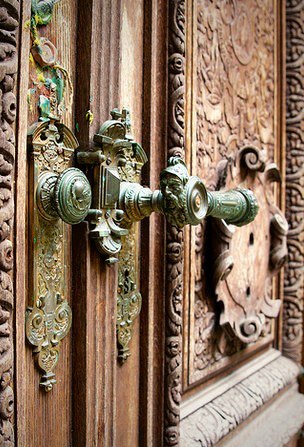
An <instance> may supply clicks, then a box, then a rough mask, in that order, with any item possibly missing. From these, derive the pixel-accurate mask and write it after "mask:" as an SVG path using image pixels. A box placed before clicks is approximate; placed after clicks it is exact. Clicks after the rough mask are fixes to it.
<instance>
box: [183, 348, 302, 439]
mask: <svg viewBox="0 0 304 447" xmlns="http://www.w3.org/2000/svg"><path fill="white" fill-rule="evenodd" d="M298 373H299V369H298V367H297V365H295V364H294V363H293V362H292V361H291V360H289V359H286V358H285V357H283V356H280V357H279V358H277V359H275V360H273V361H271V362H270V363H268V365H266V366H264V367H263V368H261V369H259V370H258V371H256V372H255V373H253V374H251V375H249V376H248V377H247V378H245V379H244V380H240V382H239V383H238V384H237V385H235V386H232V387H231V388H230V389H228V390H227V391H226V392H225V393H223V394H221V395H220V396H218V397H216V398H215V399H213V400H211V401H210V402H208V403H206V405H204V406H202V407H201V408H199V409H198V410H197V411H194V412H193V413H191V414H190V415H189V416H187V417H185V418H184V419H183V420H182V421H181V423H180V426H181V441H180V445H181V446H196V445H197V446H200V447H207V446H211V445H215V444H216V443H217V442H219V441H220V440H221V439H222V438H223V437H224V436H226V435H227V434H228V433H229V432H231V431H232V430H234V429H235V428H236V427H237V426H239V425H240V424H241V423H242V422H243V421H244V420H245V419H247V418H248V417H249V416H250V415H251V414H252V413H254V412H255V411H257V410H258V409H259V408H261V407H262V406H263V405H264V404H265V403H266V402H268V401H269V400H270V399H271V398H272V397H274V396H275V395H276V394H277V393H278V392H279V391H281V390H283V389H284V388H285V387H286V386H288V385H291V384H292V383H294V382H295V381H296V377H297V375H298ZM302 420H303V417H302Z"/></svg>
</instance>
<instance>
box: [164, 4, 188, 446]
mask: <svg viewBox="0 0 304 447" xmlns="http://www.w3.org/2000/svg"><path fill="white" fill-rule="evenodd" d="M168 40H169V42H168V43H169V48H168V66H169V73H168V76H169V79H168V82H169V85H168V88H169V91H168V154H167V155H168V159H169V158H170V157H172V156H174V155H176V156H180V157H182V158H183V157H184V119H185V118H184V92H185V67H184V59H185V2H184V1H183V0H170V2H169V36H168ZM183 246H184V244H183V231H182V230H179V229H178V228H176V227H173V226H171V225H169V224H168V225H167V247H166V252H167V256H166V266H167V282H166V329H165V330H166V351H165V355H166V357H165V430H164V445H165V446H174V445H178V443H179V419H180V408H179V407H180V401H181V380H182V358H181V356H182V290H183Z"/></svg>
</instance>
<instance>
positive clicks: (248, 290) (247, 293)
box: [246, 286, 250, 298]
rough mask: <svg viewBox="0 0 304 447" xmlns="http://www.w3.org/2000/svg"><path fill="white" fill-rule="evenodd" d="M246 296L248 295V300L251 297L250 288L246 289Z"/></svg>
mask: <svg viewBox="0 0 304 447" xmlns="http://www.w3.org/2000/svg"><path fill="white" fill-rule="evenodd" d="M246 295H247V298H249V297H250V287H249V286H248V287H247V289H246Z"/></svg>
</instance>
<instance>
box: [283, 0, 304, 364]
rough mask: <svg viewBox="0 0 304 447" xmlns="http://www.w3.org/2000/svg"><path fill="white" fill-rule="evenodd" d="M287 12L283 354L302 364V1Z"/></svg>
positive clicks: (292, 2)
mask: <svg viewBox="0 0 304 447" xmlns="http://www.w3.org/2000/svg"><path fill="white" fill-rule="evenodd" d="M286 6H287V9H286V20H287V22H286V23H287V30H286V31H287V35H286V83H287V93H286V102H287V108H286V109H287V110H286V132H287V137H286V151H287V156H286V217H287V220H288V223H289V232H288V239H287V245H288V264H287V266H286V269H285V283H284V314H283V318H284V323H283V352H284V354H285V355H286V356H288V357H290V358H292V359H293V360H295V361H297V362H299V363H300V362H301V361H302V360H303V357H302V355H303V310H304V299H303V297H304V280H303V275H304V270H303V265H304V245H303V241H304V200H303V197H304V192H303V178H304V136H303V124H304V114H303V103H304V86H303V46H304V30H303V14H304V1H303V0H288V1H287V5H286Z"/></svg>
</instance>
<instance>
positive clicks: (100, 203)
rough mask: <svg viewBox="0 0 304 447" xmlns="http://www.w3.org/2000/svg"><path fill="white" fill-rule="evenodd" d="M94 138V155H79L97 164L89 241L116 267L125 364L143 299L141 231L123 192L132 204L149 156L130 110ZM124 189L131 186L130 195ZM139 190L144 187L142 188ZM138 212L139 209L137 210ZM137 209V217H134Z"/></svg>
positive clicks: (119, 114)
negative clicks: (140, 285)
mask: <svg viewBox="0 0 304 447" xmlns="http://www.w3.org/2000/svg"><path fill="white" fill-rule="evenodd" d="M111 115H112V119H111V120H108V121H106V122H105V123H104V124H103V125H102V126H101V127H100V129H99V132H98V133H97V134H96V135H95V137H94V141H95V143H96V147H95V148H94V149H93V150H92V151H86V152H82V151H81V152H78V154H77V160H78V162H79V163H81V164H87V165H91V166H93V177H94V188H93V203H92V209H91V210H90V212H89V219H90V222H91V224H92V225H93V227H92V229H91V230H90V237H91V239H93V240H94V242H95V244H96V247H97V249H98V251H99V252H100V253H101V254H102V255H103V256H105V257H106V260H107V262H108V263H109V264H111V263H114V262H119V264H118V295H117V323H116V328H117V342H118V348H119V350H118V357H119V358H120V359H121V361H122V362H124V361H125V360H126V359H127V358H128V357H129V355H130V349H129V343H130V341H131V338H132V333H133V324H134V320H135V319H136V317H137V316H138V315H139V313H140V309H141V295H140V293H139V291H138V289H137V268H136V259H137V244H136V243H135V242H136V238H137V230H136V227H135V226H134V225H133V222H134V221H136V220H139V219H133V218H131V215H132V211H131V209H130V214H127V213H124V212H123V211H122V209H120V206H119V202H120V195H121V194H123V191H125V192H126V195H125V196H124V197H125V199H126V201H127V202H128V203H130V204H131V203H133V200H132V197H133V196H134V191H135V190H136V187H137V186H140V185H138V183H139V181H140V173H141V168H142V166H143V164H144V163H146V161H147V157H146V154H145V152H144V151H143V149H142V148H141V146H140V145H139V144H138V143H136V142H135V141H133V138H132V136H131V134H130V131H131V125H130V115H129V111H128V110H127V109H122V111H121V112H120V111H119V110H118V109H114V110H112V112H111ZM125 185H131V187H130V188H129V190H128V191H126V188H125ZM140 188H141V187H140ZM135 208H136V207H135ZM135 208H133V213H135V214H136V211H135Z"/></svg>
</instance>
